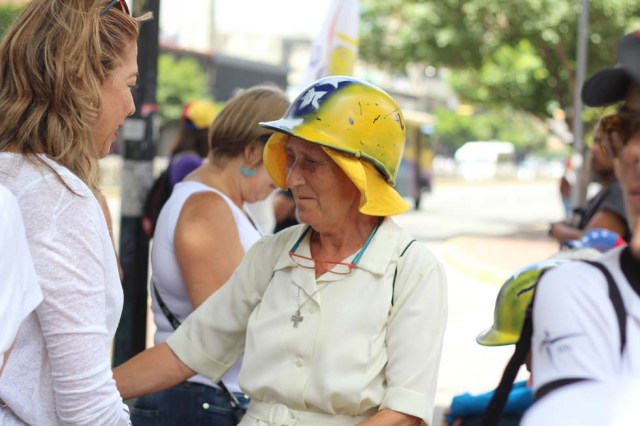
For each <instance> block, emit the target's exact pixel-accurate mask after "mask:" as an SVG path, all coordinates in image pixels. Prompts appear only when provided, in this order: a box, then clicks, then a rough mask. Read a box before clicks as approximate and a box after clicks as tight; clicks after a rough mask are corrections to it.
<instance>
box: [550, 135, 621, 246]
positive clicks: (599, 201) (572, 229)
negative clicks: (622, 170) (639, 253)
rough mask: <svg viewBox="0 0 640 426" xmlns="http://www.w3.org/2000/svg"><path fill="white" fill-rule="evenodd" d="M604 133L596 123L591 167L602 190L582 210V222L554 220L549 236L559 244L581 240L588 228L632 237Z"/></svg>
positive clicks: (580, 219)
mask: <svg viewBox="0 0 640 426" xmlns="http://www.w3.org/2000/svg"><path fill="white" fill-rule="evenodd" d="M602 138H603V133H602V130H601V128H600V125H597V126H596V129H595V131H594V136H593V144H592V145H591V151H590V153H591V170H592V172H593V173H594V174H595V175H596V176H597V180H598V183H600V185H601V189H600V191H599V192H598V193H597V194H596V195H595V196H594V197H593V198H591V199H590V200H589V201H588V203H587V205H586V207H585V209H584V210H583V211H582V212H581V214H580V216H579V218H578V221H577V222H576V223H572V222H570V221H561V222H555V223H552V224H551V225H550V227H549V235H550V236H551V237H553V238H554V239H556V240H557V241H558V242H559V243H563V242H565V241H567V240H577V239H579V238H580V237H582V236H583V235H584V233H585V232H586V231H589V230H591V229H595V228H603V229H608V230H610V231H613V232H615V233H617V234H619V235H621V236H622V237H623V238H624V239H625V241H628V240H629V238H630V235H631V234H630V231H629V225H628V223H627V214H626V212H625V208H624V200H623V198H622V189H621V188H620V184H619V183H618V180H617V179H616V175H615V172H614V169H613V159H611V158H610V157H609V156H608V155H607V153H606V152H605V150H604V149H603V139H602Z"/></svg>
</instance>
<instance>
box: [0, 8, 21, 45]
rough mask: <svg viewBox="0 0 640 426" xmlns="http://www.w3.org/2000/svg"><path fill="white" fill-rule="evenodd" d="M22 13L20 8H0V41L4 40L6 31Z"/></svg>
mask: <svg viewBox="0 0 640 426" xmlns="http://www.w3.org/2000/svg"><path fill="white" fill-rule="evenodd" d="M21 11H22V6H12V5H2V6H0V39H3V38H4V35H5V33H6V32H7V29H9V26H10V25H11V23H12V22H13V21H14V20H15V19H16V17H17V16H18V14H19V13H20V12H21Z"/></svg>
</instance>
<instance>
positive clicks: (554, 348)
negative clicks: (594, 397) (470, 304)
mask: <svg viewBox="0 0 640 426" xmlns="http://www.w3.org/2000/svg"><path fill="white" fill-rule="evenodd" d="M618 329H619V326H618V323H617V320H616V317H615V312H614V309H613V305H612V303H611V300H610V299H609V296H608V292H607V284H606V282H605V278H604V276H603V275H602V273H601V272H600V271H598V270H597V269H595V268H594V267H592V266H590V265H588V264H585V263H581V262H571V263H568V264H565V265H561V266H558V267H556V268H554V269H552V270H550V271H548V272H547V273H546V274H545V275H544V276H543V277H542V279H541V280H540V282H539V283H538V287H537V289H536V295H535V302H534V310H533V337H532V340H531V351H532V362H533V369H532V377H533V382H534V383H533V385H534V386H533V387H534V390H535V391H537V390H538V389H539V388H540V387H541V386H542V385H545V384H547V383H550V382H553V381H556V380H560V379H573V378H581V379H601V378H603V377H606V376H610V375H613V374H617V372H618V370H619V368H620V367H619V366H620V359H619V358H620V353H619V347H620V342H619V339H620V335H619V333H617V332H614V331H617V330H618Z"/></svg>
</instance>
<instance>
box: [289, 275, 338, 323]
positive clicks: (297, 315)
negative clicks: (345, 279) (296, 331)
mask: <svg viewBox="0 0 640 426" xmlns="http://www.w3.org/2000/svg"><path fill="white" fill-rule="evenodd" d="M334 282H335V281H334ZM330 284H332V283H328V284H325V285H323V286H322V287H320V288H319V289H317V290H316V291H314V292H313V293H311V295H310V296H307V298H306V299H305V300H304V302H302V303H300V288H298V309H296V312H295V313H294V314H293V315H291V318H290V319H291V322H292V323H293V326H294V327H295V328H298V324H300V323H301V322H302V321H304V317H303V316H302V307H303V306H304V305H306V304H307V302H308V301H309V300H311V299H312V298H313V296H315V295H316V294H318V293H319V292H320V291H321V290H323V289H324V288H326V287H327V286H329V285H330Z"/></svg>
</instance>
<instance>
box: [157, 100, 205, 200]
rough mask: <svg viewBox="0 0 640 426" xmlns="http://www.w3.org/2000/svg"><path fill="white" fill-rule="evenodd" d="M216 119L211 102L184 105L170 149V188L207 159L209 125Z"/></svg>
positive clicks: (195, 102) (198, 101)
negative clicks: (174, 139)
mask: <svg viewBox="0 0 640 426" xmlns="http://www.w3.org/2000/svg"><path fill="white" fill-rule="evenodd" d="M215 117H216V106H215V105H214V104H213V102H211V101H207V100H196V101H191V102H189V103H187V104H186V105H185V106H184V108H183V110H182V116H181V117H180V133H179V134H178V137H177V139H176V141H175V143H174V145H173V146H172V147H171V152H170V154H169V165H168V166H167V168H168V170H169V185H170V188H171V189H173V187H174V186H175V185H176V184H177V183H178V182H182V179H184V178H185V177H186V176H187V175H188V174H189V173H191V172H192V171H194V170H195V169H197V168H198V167H200V166H201V165H202V162H203V160H204V159H205V158H206V157H207V154H208V153H209V138H208V133H209V126H210V125H211V123H212V122H213V119H214V118H215Z"/></svg>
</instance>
